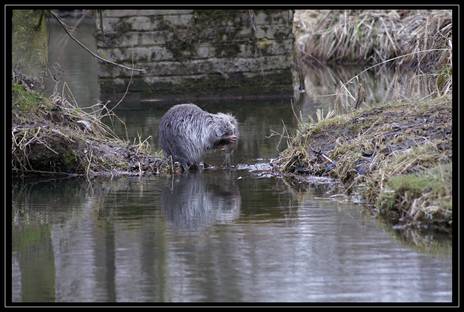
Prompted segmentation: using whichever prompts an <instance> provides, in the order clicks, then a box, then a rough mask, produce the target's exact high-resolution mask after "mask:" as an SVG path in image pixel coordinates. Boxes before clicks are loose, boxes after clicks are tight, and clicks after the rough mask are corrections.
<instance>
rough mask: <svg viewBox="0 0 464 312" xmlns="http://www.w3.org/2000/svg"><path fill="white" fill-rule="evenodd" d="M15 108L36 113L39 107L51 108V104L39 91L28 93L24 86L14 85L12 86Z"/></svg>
mask: <svg viewBox="0 0 464 312" xmlns="http://www.w3.org/2000/svg"><path fill="white" fill-rule="evenodd" d="M11 91H12V98H13V108H14V109H19V110H20V111H22V112H35V111H37V109H38V108H39V107H41V106H42V107H43V106H45V107H48V108H50V107H51V105H52V104H51V102H50V100H49V99H48V98H46V97H44V96H43V95H41V94H40V93H39V92H37V91H28V90H26V88H25V87H24V86H23V85H20V84H17V83H13V84H12V86H11Z"/></svg>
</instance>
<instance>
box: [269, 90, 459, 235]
mask: <svg viewBox="0 0 464 312" xmlns="http://www.w3.org/2000/svg"><path fill="white" fill-rule="evenodd" d="M451 111H452V110H451V97H449V96H444V97H440V98H435V99H431V100H427V101H422V102H413V101H409V102H397V103H389V104H384V105H382V106H377V107H373V108H368V109H364V110H362V111H357V112H354V113H351V114H346V115H340V116H336V117H333V118H330V119H323V120H319V122H317V123H301V124H300V127H299V129H298V130H297V133H296V135H295V136H294V137H293V138H292V140H291V141H290V145H289V148H287V149H286V150H285V151H284V152H282V153H281V154H280V155H279V157H278V159H276V161H274V165H275V168H277V170H278V171H279V172H282V173H292V174H296V175H300V176H303V175H315V176H322V177H332V178H335V179H337V180H338V181H340V182H341V184H342V185H343V186H344V190H345V191H346V193H347V194H354V195H360V196H361V197H362V198H363V199H364V200H365V202H366V203H367V204H368V206H369V207H370V208H371V209H372V210H373V211H374V212H376V213H378V214H380V215H382V216H384V217H386V218H387V219H388V220H390V221H391V222H392V223H394V224H395V225H396V226H397V227H414V228H421V229H424V228H426V229H434V230H439V231H444V232H450V231H451V225H452V198H451V188H452V185H451V184H452V183H451V171H452V170H451V157H452V133H451Z"/></svg>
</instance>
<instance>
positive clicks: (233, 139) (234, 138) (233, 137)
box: [229, 135, 238, 143]
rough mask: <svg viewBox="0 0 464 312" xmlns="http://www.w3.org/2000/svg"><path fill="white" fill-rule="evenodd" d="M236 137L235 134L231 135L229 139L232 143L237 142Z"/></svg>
mask: <svg viewBox="0 0 464 312" xmlns="http://www.w3.org/2000/svg"><path fill="white" fill-rule="evenodd" d="M237 139H238V138H237V136H236V135H231V136H229V141H230V142H232V143H235V142H237Z"/></svg>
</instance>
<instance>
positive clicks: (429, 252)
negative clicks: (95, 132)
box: [12, 29, 452, 302]
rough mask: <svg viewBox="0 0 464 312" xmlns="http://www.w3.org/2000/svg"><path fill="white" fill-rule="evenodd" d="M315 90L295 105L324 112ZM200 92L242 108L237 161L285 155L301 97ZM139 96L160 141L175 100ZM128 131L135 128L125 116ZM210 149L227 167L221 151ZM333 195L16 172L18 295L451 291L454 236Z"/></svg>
mask: <svg viewBox="0 0 464 312" xmlns="http://www.w3.org/2000/svg"><path fill="white" fill-rule="evenodd" d="M51 31H57V30H56V29H54V30H53V29H52V30H51ZM91 34H92V33H91V32H89V35H91ZM63 49H66V45H64V46H63ZM76 51H78V50H77V49H76ZM67 53H68V54H69V55H71V56H73V57H76V59H74V58H73V61H72V62H80V63H81V64H82V62H84V61H83V60H84V59H81V57H84V56H82V55H78V53H79V52H76V53H75V54H73V52H72V49H70V50H68V52H67ZM84 58H85V57H84ZM67 59H68V58H65V59H63V60H62V62H66V60H67ZM62 66H64V67H65V66H71V65H70V64H68V65H63V64H62ZM81 68H82V69H83V70H82V71H81V72H80V71H79V70H76V71H75V72H74V75H75V76H73V78H72V81H74V82H72V83H71V84H72V85H71V88H73V86H74V85H76V84H77V85H78V86H79V87H80V88H77V87H76V88H74V89H73V90H75V96H76V97H77V98H79V99H85V98H86V97H87V98H88V101H91V99H90V98H92V97H93V95H91V96H90V95H89V94H88V92H87V94H86V87H87V83H88V81H89V79H90V78H89V77H88V75H90V74H89V73H88V72H86V69H85V68H86V66H81ZM311 73H312V74H313V76H311V75H312V74H311ZM316 74H317V75H316ZM329 74H330V75H334V73H333V72H329ZM319 75H320V73H316V72H314V71H308V72H307V77H306V86H307V89H308V90H309V89H315V87H314V86H319V87H321V88H323V87H324V85H323V84H322V82H321V81H325V80H324V79H321V78H320V76H319ZM311 79H313V80H311ZM310 81H319V82H318V83H319V84H318V83H316V82H314V83H310ZM378 85H379V88H377V89H375V88H374V87H369V88H367V89H368V90H371V91H372V92H371V93H370V94H372V96H373V98H374V97H375V96H374V95H375V94H384V93H382V92H384V91H382V90H385V88H384V85H383V84H380V83H379V84H378ZM311 86H312V87H311ZM327 88H328V87H327ZM92 90H93V89H92ZM308 90H307V92H309V91H308ZM92 92H94V91H92ZM325 92H326V91H324V90H323V91H320V92H319V93H320V94H322V93H325ZM327 92H328V93H330V92H331V91H330V90H329V91H327ZM92 94H93V93H92ZM313 95H314V93H310V94H309V95H308V94H307V95H305V97H304V99H303V100H301V101H300V102H299V103H295V108H296V109H297V110H301V111H303V112H304V113H305V114H312V113H314V112H315V109H316V108H318V107H323V105H326V104H325V102H324V101H325V100H324V101H322V100H321V101H318V100H317V99H318V98H317V97H312V96H313ZM89 96H90V98H89ZM383 96H385V95H383ZM323 98H324V99H326V101H328V102H327V103H329V102H330V101H329V97H323ZM101 100H102V101H103V100H104V99H101ZM196 103H197V104H198V105H199V106H201V107H203V108H204V109H206V110H208V111H211V112H217V111H223V112H230V113H233V114H234V115H235V116H236V117H237V119H238V120H239V123H240V131H241V140H240V142H239V146H238V150H237V151H236V153H235V154H234V155H233V157H232V161H233V163H235V164H255V163H258V164H259V163H264V162H266V161H267V160H269V159H271V158H273V157H275V156H276V155H277V154H278V151H279V150H282V149H283V148H284V147H285V138H281V137H280V136H279V135H274V136H272V134H273V133H274V134H275V132H280V133H283V132H284V133H285V131H284V130H285V129H287V130H288V131H290V132H291V131H293V129H294V128H295V118H294V114H293V112H292V109H291V106H290V99H288V100H287V99H280V100H273V101H271V100H255V101H197V102H196ZM89 104H92V103H89ZM93 104H95V103H93ZM137 104H138V105H137V106H131V103H125V104H124V105H122V106H121V107H120V109H119V110H117V112H116V113H117V115H118V116H119V118H121V119H122V120H123V121H124V122H125V123H126V128H127V136H128V138H129V139H130V140H133V139H134V138H137V137H138V136H140V137H142V138H147V137H148V136H151V138H150V139H149V141H150V143H151V146H152V148H153V149H154V150H157V149H158V145H157V129H158V122H159V118H160V117H161V116H162V114H163V113H164V112H165V111H166V110H167V109H168V108H169V106H167V105H160V104H159V103H158V104H157V103H154V102H146V103H137ZM85 106H87V105H85ZM116 131H117V132H118V134H119V135H121V136H123V137H124V136H126V130H125V129H124V127H122V126H121V125H120V124H116ZM273 131H275V132H273ZM269 136H271V137H270V138H266V137H269ZM279 142H280V144H279ZM208 160H209V161H210V162H211V163H212V164H213V165H220V164H221V161H222V160H223V157H222V155H211V156H210V157H208ZM239 168H246V166H245V167H244V166H240V167H239ZM334 199H335V198H331V197H330V196H329V195H327V194H326V191H325V189H324V187H321V186H311V187H308V186H304V185H300V186H299V187H298V188H295V187H294V186H290V184H289V183H288V182H287V181H285V180H284V179H278V178H262V177H260V176H258V175H256V174H254V173H252V172H249V171H247V170H235V169H234V170H223V169H211V170H205V171H203V172H199V173H196V174H188V175H183V176H175V177H159V176H152V177H120V178H113V179H110V178H95V179H92V180H90V181H89V180H86V179H85V178H66V179H48V180H46V179H41V180H38V179H34V180H24V181H21V180H17V181H14V183H13V207H12V215H13V220H12V241H13V245H12V251H13V254H12V265H13V267H12V274H13V280H12V292H13V301H18V302H50V301H51V302H82V301H90V302H100V301H102V302H379V301H380V302H437V301H438V302H446V301H451V295H452V293H451V281H452V266H451V242H450V241H449V240H440V239H438V238H437V237H433V236H426V237H420V236H415V234H414V233H410V235H409V236H408V238H407V240H406V239H404V238H403V236H402V235H400V234H399V233H397V232H396V231H394V230H393V229H392V228H391V226H389V225H385V224H383V223H382V222H381V221H379V220H376V219H375V218H373V217H371V216H370V215H369V214H368V213H367V212H366V210H365V209H363V207H362V206H359V205H355V204H352V203H350V202H341V201H336V200H334Z"/></svg>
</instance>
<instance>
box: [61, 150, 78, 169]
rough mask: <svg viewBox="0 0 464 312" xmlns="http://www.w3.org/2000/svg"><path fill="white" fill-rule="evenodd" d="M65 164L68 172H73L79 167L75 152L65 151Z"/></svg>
mask: <svg viewBox="0 0 464 312" xmlns="http://www.w3.org/2000/svg"><path fill="white" fill-rule="evenodd" d="M63 163H64V166H65V168H67V169H68V171H71V170H72V169H74V168H75V167H76V166H77V165H78V157H77V156H76V154H75V153H74V152H73V150H66V151H65V153H64V154H63Z"/></svg>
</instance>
